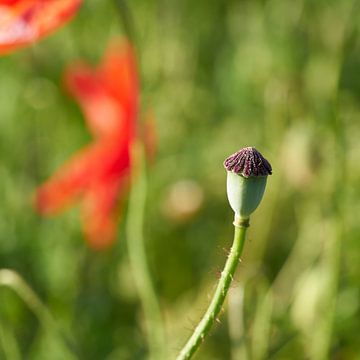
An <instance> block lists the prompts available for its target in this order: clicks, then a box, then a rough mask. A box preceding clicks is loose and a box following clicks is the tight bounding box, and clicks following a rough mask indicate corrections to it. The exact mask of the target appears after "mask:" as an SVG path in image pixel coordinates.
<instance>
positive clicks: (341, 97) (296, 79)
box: [0, 0, 360, 360]
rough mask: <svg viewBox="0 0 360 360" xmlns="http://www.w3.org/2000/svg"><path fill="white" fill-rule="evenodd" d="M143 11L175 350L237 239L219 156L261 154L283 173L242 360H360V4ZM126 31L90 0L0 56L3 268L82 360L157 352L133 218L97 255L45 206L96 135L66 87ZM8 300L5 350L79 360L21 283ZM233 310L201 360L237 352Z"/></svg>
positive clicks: (139, 7) (247, 304) (150, 210)
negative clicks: (149, 340)
mask: <svg viewBox="0 0 360 360" xmlns="http://www.w3.org/2000/svg"><path fill="white" fill-rule="evenodd" d="M128 6H129V7H130V10H131V11H132V13H133V16H134V21H135V27H136V30H137V33H136V38H137V40H138V44H139V56H140V63H141V73H142V88H143V92H142V103H143V104H144V106H143V111H144V112H145V111H146V109H147V108H148V107H149V106H150V107H151V108H152V110H153V113H154V115H155V119H156V124H157V133H158V142H159V144H158V147H159V149H158V154H157V159H156V162H155V164H154V165H153V166H152V167H151V168H150V169H149V184H148V191H149V193H148V204H147V209H146V219H145V221H146V224H145V237H146V246H147V254H148V257H149V262H150V267H151V270H152V276H153V279H154V282H155V285H156V290H157V293H158V295H159V297H160V303H161V305H162V310H163V312H164V314H165V316H166V328H167V335H168V338H169V349H170V351H172V354H173V357H175V354H176V352H177V350H178V349H179V348H180V347H181V346H182V345H183V343H184V341H185V339H186V338H187V336H188V335H189V334H190V330H189V328H191V329H192V328H193V327H194V324H195V323H196V322H197V321H198V319H199V318H200V316H201V314H202V313H203V312H204V310H205V309H206V306H207V302H208V294H210V293H211V292H212V291H213V284H214V283H215V282H216V280H217V278H218V275H217V272H218V270H220V269H221V268H222V267H223V264H224V261H225V257H226V255H227V254H226V251H225V252H224V251H223V248H225V249H228V248H229V247H230V240H231V238H232V225H231V222H232V217H233V215H232V211H231V209H230V208H229V206H228V204H227V199H226V172H225V171H224V169H223V167H222V162H223V160H224V158H225V157H226V156H227V155H228V154H230V153H232V152H234V151H236V150H238V149H239V148H241V147H245V146H255V147H256V148H258V149H259V150H260V151H261V152H262V153H263V154H264V156H265V157H266V158H267V159H268V160H269V161H270V162H271V164H272V166H273V175H272V176H271V177H269V178H268V184H267V190H266V193H265V196H264V199H263V201H262V204H261V206H260V207H259V209H258V210H257V211H256V213H255V214H254V215H253V217H252V219H251V221H252V222H251V227H250V229H249V242H248V243H247V244H246V245H245V254H244V256H243V262H242V264H241V265H240V266H239V271H238V274H237V276H236V280H237V283H239V284H241V285H242V288H244V294H245V295H244V297H243V298H242V297H240V298H239V297H238V298H237V299H238V300H236V301H239V304H238V306H239V307H241V308H242V309H243V312H241V313H242V317H239V321H238V322H236V318H235V324H236V323H238V324H239V327H240V328H241V327H243V332H244V334H245V335H244V336H245V338H244V340H245V350H246V351H245V352H244V351H242V352H241V353H242V354H243V353H246V354H247V357H248V358H249V359H260V358H263V359H268V358H271V359H289V358H291V359H295V360H296V359H299V360H300V359H314V360H318V359H319V360H321V359H328V358H333V359H335V358H336V359H344V360H348V359H349V360H350V359H351V360H352V359H358V358H359V355H358V354H359V353H360V342H359V338H358V334H359V333H360V322H359V321H358V320H357V319H359V315H360V303H359V299H360V297H359V288H360V280H359V279H360V261H359V255H358V254H359V240H360V223H359V220H358V214H359V212H360V208H359V201H358V199H359V196H360V188H359V186H358V184H359V183H360V168H359V167H358V166H357V164H358V159H359V156H360V142H359V136H360V128H359V125H358V123H359V122H358V120H359V117H360V105H359V98H360V85H359V84H360V82H359V70H358V69H359V67H360V41H359V30H360V29H359V24H360V21H359V20H360V12H359V7H358V3H357V2H356V1H349V0H344V1H330V2H329V1H323V0H322V1H315V2H314V1H307V0H303V1H297V2H291V1H286V0H272V1H260V0H256V1H231V0H230V1H225V0H224V1H205V0H198V1H190V0H185V1H160V2H155V1H144V0H142V1H140V0H136V1H133V2H129V4H128ZM121 31H122V30H121V26H120V25H119V18H118V14H117V13H116V10H115V6H114V4H113V3H112V2H111V1H100V0H89V1H85V3H84V6H83V7H82V8H81V11H80V13H79V14H78V16H77V17H76V18H75V19H74V20H73V21H72V22H71V23H70V24H68V25H67V26H66V27H65V28H63V29H62V30H60V31H58V32H57V33H55V34H54V35H52V36H51V37H49V38H47V39H46V40H44V41H42V42H40V43H38V44H36V45H35V46H33V47H32V48H28V49H24V50H21V51H19V52H16V53H14V54H12V55H8V56H6V57H1V58H0V73H1V81H0V94H1V95H0V200H1V206H0V268H10V269H13V270H15V271H17V272H18V273H19V274H21V276H22V277H23V278H24V279H25V280H26V282H27V283H28V284H29V286H30V287H31V288H32V289H33V291H34V292H35V293H36V294H37V295H38V296H39V298H40V299H42V301H43V302H44V304H45V305H46V308H47V309H48V311H49V312H50V313H51V314H52V316H53V317H54V319H55V321H56V323H57V326H59V328H60V329H62V330H61V331H62V332H63V333H64V334H65V338H66V339H70V340H69V341H70V344H67V343H65V345H66V346H70V348H71V349H72V350H73V351H74V353H75V354H77V356H78V357H79V358H80V359H89V360H92V359H94V360H95V359H120V360H121V359H124V360H125V359H134V360H135V359H144V358H146V353H147V348H146V346H147V345H146V338H145V336H146V335H145V332H144V328H145V326H144V319H143V312H142V310H141V308H140V306H139V300H138V297H137V293H136V289H135V288H134V282H133V279H132V277H131V276H132V275H131V272H130V271H129V266H128V258H127V249H126V247H125V241H124V240H125V239H124V227H125V226H124V223H125V221H126V211H124V212H123V219H122V221H121V224H120V227H119V233H118V241H117V243H116V245H115V246H114V247H113V248H112V249H111V250H109V251H106V252H103V253H95V252H93V251H91V250H89V249H88V248H87V246H86V244H85V242H84V240H83V236H82V234H81V231H80V224H79V214H78V209H73V210H70V211H68V212H66V213H64V214H62V215H61V216H57V217H55V218H50V219H48V218H46V219H43V218H40V217H39V216H38V215H37V214H36V213H35V212H34V210H33V208H32V204H31V199H32V195H33V191H34V190H35V189H36V187H37V186H38V185H39V184H40V183H41V182H42V181H44V180H45V179H46V178H47V177H48V176H49V175H50V174H52V172H53V171H54V170H55V169H56V168H57V167H58V166H59V165H60V164H62V163H63V162H64V161H65V160H66V159H68V157H69V156H70V155H71V154H73V153H74V152H75V151H76V150H77V149H80V148H81V147H82V146H84V145H85V144H86V143H88V142H89V141H91V137H90V135H89V133H88V131H87V129H86V127H85V125H84V121H83V118H82V114H81V112H80V111H79V108H78V107H77V105H76V104H75V103H74V102H73V101H72V100H71V99H70V98H69V97H68V96H67V94H66V93H65V91H64V90H63V87H62V84H61V78H62V73H63V70H64V68H65V67H66V65H67V64H68V63H71V62H73V61H74V60H77V59H79V58H80V59H86V60H88V61H91V62H92V63H94V64H96V63H97V62H98V60H99V59H100V58H101V55H102V52H103V50H104V48H105V46H106V43H107V41H108V39H109V38H110V37H112V36H115V35H117V34H118V33H121ZM179 194H180V195H179ZM234 292H235V290H234ZM230 296H234V294H233V295H230ZM239 299H240V300H239ZM241 299H242V300H241ZM0 304H1V306H0V337H1V339H2V340H1V341H0V358H3V357H5V356H8V357H9V358H10V357H11V356H13V358H19V356H20V355H19V354H21V356H22V357H24V358H26V359H49V358H51V359H63V358H64V357H65V358H66V355H64V354H65V353H64V349H63V345H64V344H63V343H62V341H63V339H62V337H61V336H59V335H56V334H55V335H54V334H53V333H49V331H47V330H46V328H44V327H43V326H42V325H41V323H39V322H38V320H37V318H36V317H35V316H34V314H33V313H32V312H31V311H30V310H29V308H28V306H26V305H25V304H24V303H23V302H22V301H21V299H19V297H17V296H16V295H15V294H14V293H12V292H11V291H9V289H6V288H0ZM231 309H232V307H230V308H229V312H230V313H229V312H228V311H225V314H223V315H222V318H221V323H220V324H217V325H216V326H215V329H214V330H213V335H212V336H211V337H209V338H208V339H207V340H206V342H205V344H204V345H203V347H202V348H201V350H200V351H199V353H198V354H197V359H199V360H201V359H203V360H205V359H206V360H211V359H214V360H215V359H216V360H219V359H220V360H222V359H224V360H226V359H229V358H230V356H231V355H230V354H231V353H235V352H233V351H232V349H231V344H232V343H233V339H232V337H231V336H232V335H231V334H230V335H229V327H228V322H227V320H226V318H227V315H229V317H230V318H231V320H232V322H234V318H233V317H232V316H233V310H231ZM236 314H238V312H235V313H234V316H237V315H236ZM254 331H256V334H254ZM255 340H256V341H255ZM4 343H6V344H7V346H4ZM258 345H259V347H257V346H258ZM243 350H244V349H243ZM9 354H12V355H9ZM49 354H51V356H50V357H49ZM235 359H236V358H235V357H234V359H233V360H235Z"/></svg>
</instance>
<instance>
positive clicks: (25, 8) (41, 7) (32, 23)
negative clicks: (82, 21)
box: [0, 0, 82, 54]
mask: <svg viewBox="0 0 360 360" xmlns="http://www.w3.org/2000/svg"><path fill="white" fill-rule="evenodd" d="M81 2H82V0H17V1H16V0H3V1H1V2H0V53H2V54H3V53H7V52H9V51H12V50H15V49H17V48H19V47H23V46H26V45H29V44H31V43H32V42H34V41H36V40H38V39H40V38H42V37H44V36H46V35H48V34H50V33H51V32H53V31H54V30H56V29H57V28H58V27H60V26H61V25H63V24H64V23H65V22H67V21H68V20H69V19H70V18H71V17H72V16H73V15H74V14H75V13H76V11H77V10H78V8H79V6H80V4H81Z"/></svg>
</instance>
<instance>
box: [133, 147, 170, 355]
mask: <svg viewBox="0 0 360 360" xmlns="http://www.w3.org/2000/svg"><path fill="white" fill-rule="evenodd" d="M134 148H135V151H134V154H133V155H134V156H133V160H134V170H133V174H134V175H133V182H132V189H131V194H130V199H129V210H128V219H127V228H126V232H127V246H128V251H129V258H130V263H131V267H132V271H133V275H134V280H135V284H136V287H137V289H138V293H139V297H140V300H141V303H142V307H143V310H144V315H145V322H146V330H147V336H148V341H149V350H150V356H149V357H150V359H153V360H161V359H165V345H164V344H165V335H164V329H163V325H162V316H161V311H160V306H159V303H158V300H157V297H156V293H155V290H154V286H153V283H152V280H151V277H150V270H149V266H148V263H147V259H146V250H145V244H144V235H143V226H144V211H145V200H146V171H145V160H144V153H143V149H142V145H140V144H137V145H136V146H134Z"/></svg>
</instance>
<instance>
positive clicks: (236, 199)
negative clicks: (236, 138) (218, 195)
mask: <svg viewBox="0 0 360 360" xmlns="http://www.w3.org/2000/svg"><path fill="white" fill-rule="evenodd" d="M224 167H225V169H226V170H227V196H228V199H229V203H230V206H231V208H232V209H233V210H234V212H235V219H248V218H249V216H250V215H251V214H252V213H253V212H254V211H255V210H256V208H257V207H258V206H259V204H260V201H261V199H262V197H263V195H264V191H265V186H266V180H267V176H268V175H271V173H272V169H271V165H270V163H269V162H268V161H267V160H266V159H265V158H264V157H263V156H262V155H261V154H260V153H259V152H258V151H257V150H256V149H255V148H253V147H246V148H243V149H241V150H239V151H238V152H236V153H235V154H232V155H230V156H229V157H228V158H227V159H226V160H225V161H224Z"/></svg>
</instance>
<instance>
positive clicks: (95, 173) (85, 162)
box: [36, 138, 130, 215]
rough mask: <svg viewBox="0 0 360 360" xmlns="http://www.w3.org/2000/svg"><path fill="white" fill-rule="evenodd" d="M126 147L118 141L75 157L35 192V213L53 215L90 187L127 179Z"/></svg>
mask: <svg viewBox="0 0 360 360" xmlns="http://www.w3.org/2000/svg"><path fill="white" fill-rule="evenodd" d="M117 140H119V141H117ZM125 147H126V145H125V144H124V142H122V141H121V139H120V138H118V139H116V140H114V141H112V142H103V143H96V144H95V145H93V146H90V147H88V148H85V149H84V150H82V151H81V152H79V153H78V154H76V155H75V156H74V157H73V158H72V159H70V161H69V162H68V163H66V164H65V165H64V166H62V167H61V168H60V169H59V170H58V171H57V172H56V173H55V174H54V175H53V176H52V177H51V178H50V179H49V180H48V181H47V182H45V183H44V184H43V185H42V186H41V187H40V188H39V189H38V191H37V194H36V207H37V209H38V211H39V212H41V213H42V214H48V215H51V214H55V213H57V212H59V211H62V210H63V209H64V208H66V207H67V206H68V205H70V204H71V203H72V202H74V201H75V200H76V198H77V197H78V196H79V195H80V194H81V193H83V192H84V191H85V190H86V189H87V188H88V187H89V186H90V184H92V183H94V182H101V181H107V180H109V179H110V180H111V179H117V178H121V177H125V176H127V174H128V171H129V166H130V156H129V153H128V151H127V148H125Z"/></svg>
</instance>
